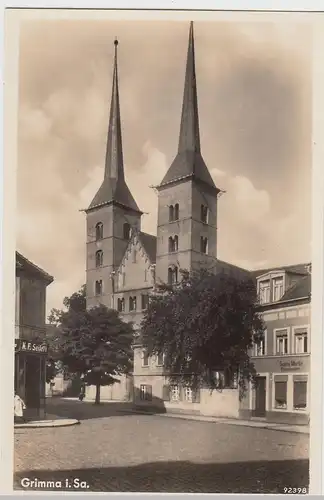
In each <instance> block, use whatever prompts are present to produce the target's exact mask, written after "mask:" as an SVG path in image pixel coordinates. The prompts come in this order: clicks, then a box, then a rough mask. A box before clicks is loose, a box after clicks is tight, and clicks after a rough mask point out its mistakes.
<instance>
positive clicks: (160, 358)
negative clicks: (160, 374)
mask: <svg viewBox="0 0 324 500" xmlns="http://www.w3.org/2000/svg"><path fill="white" fill-rule="evenodd" d="M163 358H164V356H163V353H160V354H158V355H157V358H156V364H157V366H163V361H164V359H163Z"/></svg>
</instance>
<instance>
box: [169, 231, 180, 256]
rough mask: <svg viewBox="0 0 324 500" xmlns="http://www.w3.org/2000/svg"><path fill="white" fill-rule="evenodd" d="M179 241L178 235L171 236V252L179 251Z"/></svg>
mask: <svg viewBox="0 0 324 500" xmlns="http://www.w3.org/2000/svg"><path fill="white" fill-rule="evenodd" d="M178 242H179V238H178V236H177V235H175V236H174V237H172V236H170V237H169V252H170V253H172V252H177V251H178Z"/></svg>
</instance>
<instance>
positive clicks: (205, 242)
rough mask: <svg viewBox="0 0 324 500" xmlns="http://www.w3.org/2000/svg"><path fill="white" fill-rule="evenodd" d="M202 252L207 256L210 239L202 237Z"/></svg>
mask: <svg viewBox="0 0 324 500" xmlns="http://www.w3.org/2000/svg"><path fill="white" fill-rule="evenodd" d="M200 251H201V253H205V254H207V252H208V239H207V238H204V237H203V236H201V237H200Z"/></svg>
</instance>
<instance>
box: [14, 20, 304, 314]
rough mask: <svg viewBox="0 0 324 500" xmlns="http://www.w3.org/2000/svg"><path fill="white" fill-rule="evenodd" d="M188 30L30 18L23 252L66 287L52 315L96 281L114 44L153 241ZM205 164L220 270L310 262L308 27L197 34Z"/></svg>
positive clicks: (53, 294)
mask: <svg viewBox="0 0 324 500" xmlns="http://www.w3.org/2000/svg"><path fill="white" fill-rule="evenodd" d="M188 28H189V25H188V23H187V22H178V21H177V22H166V21H160V22H158V21H156V22H147V21H146V22H144V21H142V22H136V23H135V22H132V21H123V22H116V21H109V20H103V21H93V20H88V21H82V20H78V21H72V20H69V21H67V20H65V21H64V20H63V21H62V20H61V21H28V22H24V24H23V25H22V28H21V31H20V53H19V72H20V76H19V126H18V223H19V225H18V235H17V236H18V241H17V248H18V249H19V250H20V251H21V252H22V253H24V254H25V255H26V257H28V258H29V259H31V260H32V261H34V262H35V263H36V264H38V265H39V266H41V267H43V268H44V269H45V270H46V271H47V272H49V273H51V274H52V275H53V276H54V277H55V282H54V283H53V284H52V285H51V286H50V287H49V289H48V310H50V309H51V308H52V307H60V306H61V305H62V300H63V297H64V296H65V295H68V294H71V293H73V292H74V291H75V290H77V289H78V288H79V287H80V286H81V285H82V284H83V283H84V282H85V262H86V259H85V249H86V247H85V234H86V232H85V215H84V213H82V212H81V211H80V210H81V209H83V208H86V207H87V206H88V205H89V203H90V201H91V199H92V197H93V195H94V194H95V191H96V189H97V188H98V187H99V185H100V183H101V180H102V177H103V166H104V155H105V141H106V134H107V126H108V113H109V104H110V97H111V78H112V62H113V49H114V46H113V40H114V37H115V36H117V37H118V38H119V41H120V44H119V49H118V50H119V80H120V100H121V114H122V128H123V146H124V161H125V170H126V177H127V182H128V185H129V187H130V189H131V191H132V193H133V195H134V197H135V199H136V200H137V202H138V204H139V206H140V207H141V209H142V210H143V211H144V212H147V213H146V214H145V215H144V216H143V230H144V231H147V232H150V233H156V216H157V213H156V208H157V199H156V194H155V192H154V190H152V189H151V188H150V185H154V184H156V183H158V182H159V181H160V180H161V179H162V177H163V175H164V173H165V171H166V169H167V168H168V166H169V165H170V163H171V161H172V159H173V157H174V155H175V153H176V148H177V143H178V132H179V122H180V112H181V104H182V90H183V81H184V70H185V58H186V49H187V40H188ZM195 42H196V70H197V83H198V99H199V112H200V129H201V144H202V152H203V156H204V159H205V161H206V163H207V165H208V166H209V169H210V171H211V173H212V175H213V177H214V180H215V182H216V185H217V186H218V187H219V188H221V189H223V190H225V191H226V193H225V194H223V196H222V197H221V198H220V200H219V221H218V227H219V230H218V231H219V247H218V254H219V257H220V258H221V259H223V260H227V261H229V262H232V263H235V264H237V265H240V266H243V267H246V268H251V269H252V268H254V269H255V268H258V267H263V266H272V265H274V266H275V265H284V264H290V263H291V264H293V263H297V262H303V261H308V260H310V220H311V216H310V184H311V112H312V104H311V98H312V96H311V83H312V82H311V54H312V49H311V33H310V30H309V29H308V26H307V25H305V24H291V23H288V22H287V23H286V22H280V23H277V24H274V23H270V22H267V18H266V14H265V15H264V22H262V23H260V22H255V23H253V22H249V23H238V22H235V23H233V22H197V23H195Z"/></svg>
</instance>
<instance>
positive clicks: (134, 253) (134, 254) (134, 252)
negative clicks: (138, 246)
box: [133, 250, 136, 264]
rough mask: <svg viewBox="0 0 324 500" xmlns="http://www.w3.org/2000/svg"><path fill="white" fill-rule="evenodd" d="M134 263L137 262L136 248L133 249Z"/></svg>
mask: <svg viewBox="0 0 324 500" xmlns="http://www.w3.org/2000/svg"><path fill="white" fill-rule="evenodd" d="M133 263H134V264H135V263H136V250H134V251H133Z"/></svg>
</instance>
